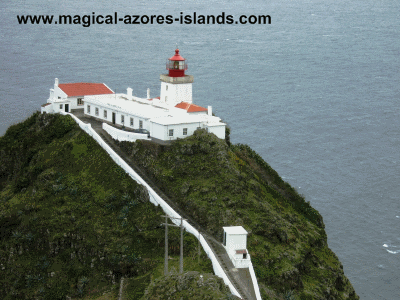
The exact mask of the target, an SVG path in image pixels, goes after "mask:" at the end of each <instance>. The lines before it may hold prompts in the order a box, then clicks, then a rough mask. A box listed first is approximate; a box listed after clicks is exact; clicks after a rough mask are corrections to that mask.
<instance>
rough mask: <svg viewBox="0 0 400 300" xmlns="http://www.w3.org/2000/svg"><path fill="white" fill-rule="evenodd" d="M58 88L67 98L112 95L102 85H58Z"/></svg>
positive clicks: (82, 83)
mask: <svg viewBox="0 0 400 300" xmlns="http://www.w3.org/2000/svg"><path fill="white" fill-rule="evenodd" d="M58 87H59V88H60V89H61V90H62V91H63V92H64V93H66V94H67V95H68V97H76V96H87V95H103V94H114V92H113V91H112V90H110V89H109V88H108V87H107V86H106V85H105V84H104V83H86V82H79V83H60V84H59V85H58Z"/></svg>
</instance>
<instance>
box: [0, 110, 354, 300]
mask: <svg viewBox="0 0 400 300" xmlns="http://www.w3.org/2000/svg"><path fill="white" fill-rule="evenodd" d="M228 133H229V130H228ZM118 144H119V145H120V147H121V149H123V151H125V152H126V153H127V154H128V155H130V156H131V157H132V159H133V160H134V161H135V162H136V163H137V164H138V165H139V166H140V167H141V168H142V169H143V170H144V171H145V172H146V173H147V174H148V176H149V177H150V178H152V179H153V181H154V182H155V183H156V184H157V185H158V186H159V187H160V188H161V189H162V190H163V191H164V192H165V194H167V195H168V196H169V197H170V198H171V199H173V200H174V201H175V202H176V203H177V204H178V205H179V206H180V207H181V208H182V209H183V210H184V211H185V212H186V213H188V214H189V215H190V216H191V217H192V218H193V219H195V220H196V221H197V222H198V223H199V224H200V225H202V226H203V228H206V229H207V230H208V232H210V233H211V234H213V235H214V236H215V237H216V238H217V239H219V240H222V227H223V226H234V225H241V226H243V227H244V228H245V229H246V230H247V231H248V232H249V235H248V246H247V248H248V250H249V252H250V255H251V259H252V262H253V265H254V269H255V272H256V275H257V278H258V282H259V285H260V291H261V294H262V297H263V299H298V300H299V299H359V297H358V296H357V295H356V294H355V292H354V289H353V287H352V285H351V283H350V282H349V280H348V279H347V278H346V277H345V275H344V273H343V268H342V265H341V264H340V262H339V260H338V258H337V257H336V255H335V254H334V253H333V252H332V251H331V250H330V249H329V248H328V246H327V238H326V233H325V230H324V223H323V220H322V217H321V215H320V214H319V213H318V212H317V211H316V210H315V209H313V208H312V207H311V206H310V203H309V202H306V201H305V199H304V197H302V196H301V195H299V194H298V193H297V192H296V191H295V190H294V189H293V188H292V187H291V186H290V185H289V184H287V183H286V182H284V181H283V180H282V179H281V178H280V177H279V175H278V174H277V173H276V172H275V171H274V170H273V169H272V168H271V167H270V166H269V165H268V164H267V163H266V162H265V161H264V160H263V159H262V158H261V157H260V156H259V155H258V154H257V153H255V152H254V151H253V150H252V149H250V147H249V146H247V145H240V144H239V145H232V144H231V143H230V141H229V136H228V138H227V139H226V140H220V139H218V138H216V137H215V136H214V135H213V134H209V133H207V132H206V131H204V130H197V131H196V132H195V134H194V135H193V136H191V137H188V138H186V139H182V140H177V141H175V142H173V143H172V144H171V145H169V146H161V145H157V144H153V143H151V142H147V141H138V142H136V143H127V142H121V143H118ZM162 214H163V212H162V210H161V208H160V207H156V206H154V205H152V204H151V203H150V202H149V199H148V194H147V192H146V191H145V189H144V188H143V187H142V186H140V185H139V184H137V183H136V182H135V181H133V180H132V179H131V178H130V177H129V176H127V174H125V172H124V171H123V170H122V169H121V168H120V167H119V166H117V165H116V164H115V163H114V162H113V161H112V159H111V158H110V157H109V156H108V155H107V153H106V152H105V151H104V150H103V149H102V148H101V147H100V146H98V144H97V143H96V142H95V141H94V140H93V139H92V138H91V137H90V136H88V135H87V134H86V133H84V132H83V131H82V130H81V129H80V128H79V127H78V126H77V125H76V123H75V122H74V121H73V120H72V119H71V118H70V117H68V116H61V115H40V114H39V113H35V114H34V115H32V116H31V117H30V118H28V119H27V120H26V121H24V122H22V123H20V124H16V125H13V126H11V127H10V128H9V129H8V130H7V132H6V134H5V135H4V136H2V137H0V295H2V299H7V300H8V299H66V296H70V297H72V298H73V299H97V300H111V299H117V298H118V292H119V283H120V278H121V277H122V276H124V278H125V281H124V286H123V299H140V298H141V299H166V298H168V297H171V299H172V298H174V299H180V298H183V299H197V298H198V299H235V297H233V296H232V295H230V293H229V291H228V289H227V287H226V286H225V285H224V284H223V283H222V281H221V280H220V279H218V278H217V277H215V276H213V275H212V274H210V273H212V266H211V262H210V260H208V259H207V258H206V255H205V254H204V252H203V251H202V256H201V260H200V264H198V262H197V256H196V255H197V250H198V249H197V246H198V243H197V240H196V238H195V237H193V236H192V235H190V234H188V233H185V234H184V255H185V257H184V269H185V272H186V273H185V274H183V275H178V274H176V270H178V268H179V237H180V233H179V229H178V228H170V229H169V246H170V248H169V249H170V250H169V253H170V257H171V259H170V260H169V266H170V270H171V271H172V274H171V275H169V276H166V277H165V276H163V261H164V260H163V257H164V229H163V228H162V227H161V226H160V223H162V218H161V217H160V216H161V215H162ZM174 270H175V271H174ZM188 271H189V272H188ZM196 272H198V273H196ZM199 274H203V276H204V279H203V280H204V282H203V283H201V282H200V281H199ZM201 284H207V285H201ZM177 287H178V288H177ZM167 295H168V296H167ZM196 297H197V298H196ZM207 297H208V298H207Z"/></svg>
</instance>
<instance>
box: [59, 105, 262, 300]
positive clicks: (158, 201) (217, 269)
mask: <svg viewBox="0 0 400 300" xmlns="http://www.w3.org/2000/svg"><path fill="white" fill-rule="evenodd" d="M60 113H61V114H62V115H70V116H71V117H72V118H73V119H74V120H75V121H76V122H77V123H78V125H79V126H80V127H81V128H82V129H83V130H84V131H85V132H86V133H87V134H89V135H90V136H91V137H93V138H94V139H95V140H96V141H97V142H98V143H99V145H100V146H101V147H102V148H103V149H104V150H105V151H106V152H107V153H108V154H109V155H110V156H111V158H112V159H113V160H114V161H115V162H116V163H117V164H118V165H119V166H120V167H121V168H123V169H124V170H125V172H126V173H128V175H129V176H130V177H131V178H132V179H133V180H135V181H136V182H138V183H139V184H141V185H143V186H145V187H146V188H147V190H148V192H149V198H150V201H151V203H153V204H154V205H156V206H157V205H160V206H161V208H162V209H163V210H164V212H165V213H166V214H168V215H169V216H171V217H175V218H181V216H180V215H179V214H178V213H177V212H176V211H175V210H174V209H172V208H171V207H170V206H169V205H168V204H167V203H166V202H165V201H164V200H163V199H162V198H161V197H160V196H158V194H157V193H156V192H155V191H154V190H153V189H152V188H151V187H150V186H149V185H148V184H147V183H146V182H145V181H144V180H143V179H142V178H141V177H140V176H139V175H138V174H137V173H136V172H135V171H134V170H133V169H132V168H131V167H130V166H129V165H128V164H127V163H126V162H125V161H124V160H123V159H122V158H120V157H119V155H118V154H117V153H115V152H114V150H112V149H111V148H110V146H108V144H107V143H106V142H105V141H103V139H102V138H101V137H100V136H99V135H98V134H97V132H96V131H94V130H93V129H92V126H91V124H89V123H88V124H86V123H83V122H82V121H81V120H79V119H78V118H77V117H75V116H74V115H72V114H70V113H66V112H60ZM171 221H172V222H173V223H174V224H175V225H180V220H179V219H173V218H172V219H171ZM183 227H184V228H185V230H186V231H187V232H189V233H191V234H193V235H194V236H195V237H196V238H197V239H199V240H200V244H201V246H202V247H203V249H204V252H205V253H206V254H207V256H208V257H209V258H210V260H211V262H212V266H213V270H214V273H215V275H217V276H218V277H221V278H222V279H223V280H224V283H225V284H226V285H227V286H228V287H229V289H230V291H231V293H232V294H234V295H236V296H238V297H240V298H242V297H241V296H240V294H239V293H238V291H237V290H236V288H235V287H234V286H233V284H232V283H231V281H230V280H229V278H228V277H227V275H226V274H225V272H224V270H223V269H222V267H221V265H220V264H219V263H218V260H217V258H216V257H215V255H214V252H213V251H212V250H211V248H210V246H209V245H208V244H207V242H206V240H205V239H204V237H203V236H202V235H201V234H199V232H198V231H197V230H196V229H195V228H194V227H193V226H192V225H190V224H189V223H188V222H187V221H183ZM250 266H251V268H249V269H250V274H252V273H251V272H253V274H254V270H253V265H252V264H251V262H250ZM252 279H253V283H254V289H255V292H256V295H257V300H261V296H259V295H260V291H259V288H258V284H257V279H256V277H255V274H254V275H252Z"/></svg>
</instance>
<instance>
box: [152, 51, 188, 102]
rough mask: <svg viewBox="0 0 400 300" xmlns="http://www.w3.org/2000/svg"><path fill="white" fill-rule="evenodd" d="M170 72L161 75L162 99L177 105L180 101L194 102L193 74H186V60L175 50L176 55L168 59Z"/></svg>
mask: <svg viewBox="0 0 400 300" xmlns="http://www.w3.org/2000/svg"><path fill="white" fill-rule="evenodd" d="M167 70H168V74H162V75H160V80H161V93H160V100H161V101H165V102H166V103H167V104H169V105H173V106H175V105H176V104H178V103H180V102H187V103H192V83H193V76H192V75H186V74H185V71H186V70H187V63H186V60H185V59H184V58H183V57H182V56H181V55H180V54H179V49H176V50H175V55H174V56H172V57H171V58H170V59H168V60H167Z"/></svg>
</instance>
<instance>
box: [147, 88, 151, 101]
mask: <svg viewBox="0 0 400 300" xmlns="http://www.w3.org/2000/svg"><path fill="white" fill-rule="evenodd" d="M147 99H150V89H147Z"/></svg>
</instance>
